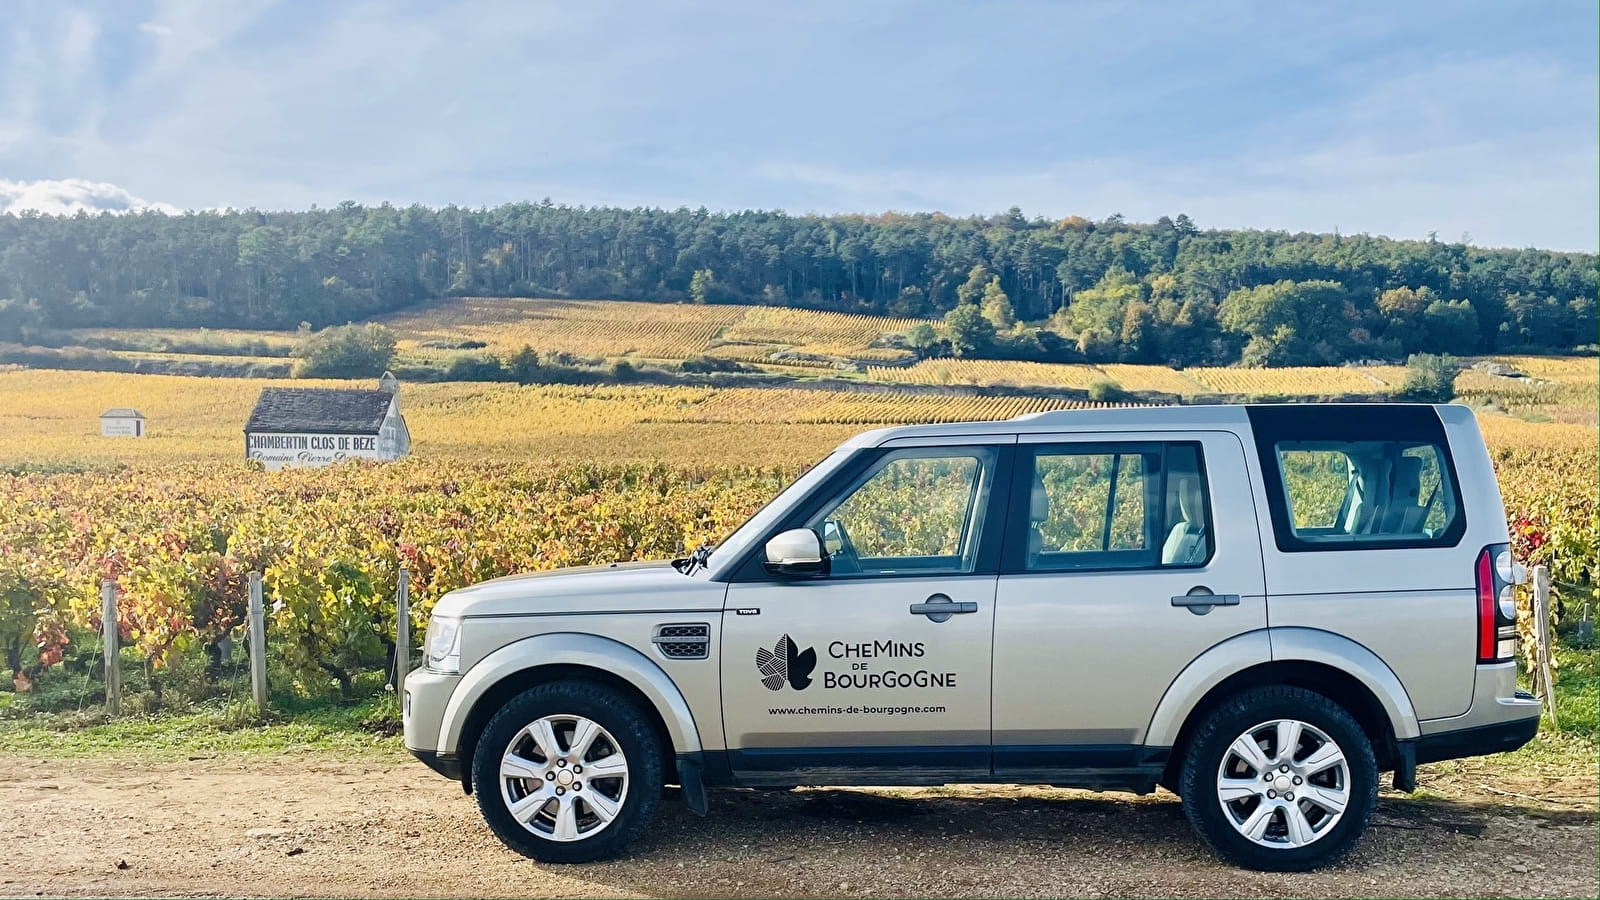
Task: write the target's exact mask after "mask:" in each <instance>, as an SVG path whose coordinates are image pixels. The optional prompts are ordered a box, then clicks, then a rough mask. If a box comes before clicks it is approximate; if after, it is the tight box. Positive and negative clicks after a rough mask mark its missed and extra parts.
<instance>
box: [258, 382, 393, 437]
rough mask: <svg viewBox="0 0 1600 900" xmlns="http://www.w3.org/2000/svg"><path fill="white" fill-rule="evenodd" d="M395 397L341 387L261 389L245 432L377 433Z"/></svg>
mask: <svg viewBox="0 0 1600 900" xmlns="http://www.w3.org/2000/svg"><path fill="white" fill-rule="evenodd" d="M393 399H394V395H393V394H391V393H389V392H388V391H374V390H344V389H341V388H262V389H261V398H260V399H259V400H257V401H256V408H255V409H254V410H252V411H251V413H250V421H248V422H246V423H245V426H244V430H245V431H247V432H250V431H255V432H261V431H269V432H297V431H303V432H312V433H317V434H377V433H378V427H379V426H380V425H382V424H383V417H384V416H385V415H386V414H387V413H388V412H389V401H390V400H393Z"/></svg>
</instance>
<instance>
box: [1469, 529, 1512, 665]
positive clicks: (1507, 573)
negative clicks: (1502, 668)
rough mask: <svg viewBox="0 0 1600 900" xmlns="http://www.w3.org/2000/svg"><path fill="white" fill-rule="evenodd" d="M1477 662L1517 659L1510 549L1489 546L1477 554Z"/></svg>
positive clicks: (1502, 545) (1501, 546)
mask: <svg viewBox="0 0 1600 900" xmlns="http://www.w3.org/2000/svg"><path fill="white" fill-rule="evenodd" d="M1475 568H1476V572H1477V586H1478V662H1479V663H1501V662H1510V661H1511V660H1513V659H1515V658H1516V656H1517V602H1516V594H1515V593H1514V591H1515V588H1513V587H1512V585H1513V584H1514V583H1515V581H1516V571H1515V570H1516V568H1517V567H1516V565H1515V564H1514V563H1513V562H1512V560H1511V548H1510V547H1509V546H1508V545H1506V544H1490V545H1489V546H1487V547H1485V548H1483V551H1482V552H1481V553H1479V554H1478V562H1477V566H1476V567H1475Z"/></svg>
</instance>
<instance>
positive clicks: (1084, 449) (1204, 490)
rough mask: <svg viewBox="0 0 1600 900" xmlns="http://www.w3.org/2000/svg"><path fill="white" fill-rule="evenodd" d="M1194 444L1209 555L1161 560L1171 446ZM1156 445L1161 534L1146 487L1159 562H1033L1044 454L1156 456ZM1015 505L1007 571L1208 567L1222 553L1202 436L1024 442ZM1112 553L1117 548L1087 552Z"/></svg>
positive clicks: (1014, 479)
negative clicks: (1032, 531) (1031, 532)
mask: <svg viewBox="0 0 1600 900" xmlns="http://www.w3.org/2000/svg"><path fill="white" fill-rule="evenodd" d="M1180 446H1181V447H1190V448H1193V450H1194V456H1195V467H1196V470H1197V474H1198V475H1199V478H1200V486H1201V497H1202V500H1203V502H1204V504H1205V511H1206V523H1207V528H1206V555H1205V557H1204V558H1203V559H1201V560H1199V561H1198V562H1192V563H1184V564H1181V565H1180V564H1175V563H1174V564H1163V563H1162V562H1161V548H1160V547H1159V546H1157V545H1155V541H1157V540H1163V541H1164V540H1165V535H1166V533H1167V532H1168V531H1170V530H1171V529H1170V528H1168V527H1167V475H1168V473H1169V472H1171V470H1172V465H1171V458H1170V454H1171V450H1172V448H1174V447H1180ZM1152 450H1154V455H1155V457H1156V458H1157V459H1158V460H1159V462H1160V466H1161V469H1160V478H1159V484H1158V486H1157V488H1156V492H1157V498H1158V499H1159V512H1158V514H1157V517H1155V518H1156V519H1157V524H1156V526H1155V533H1154V535H1153V536H1152V535H1151V534H1150V523H1151V521H1152V516H1150V515H1149V514H1148V511H1149V509H1150V496H1149V486H1148V485H1146V487H1145V504H1146V505H1145V508H1146V515H1145V533H1146V537H1147V538H1148V539H1150V540H1151V543H1152V546H1151V547H1150V548H1148V549H1149V550H1150V551H1153V552H1154V553H1155V559H1156V561H1155V563H1154V564H1142V565H1133V566H1083V567H1081V568H1079V567H1075V568H1062V569H1039V568H1032V567H1030V566H1029V565H1028V529H1029V523H1028V521H1027V518H1028V509H1029V507H1030V506H1032V504H1031V502H1030V500H1031V496H1030V495H1031V494H1032V492H1033V472H1034V468H1035V465H1036V463H1037V460H1038V458H1039V456H1040V455H1045V456H1067V455H1076V456H1088V455H1093V454H1111V453H1119V454H1120V453H1136V454H1139V455H1150V453H1151V451H1152ZM1009 494H1010V509H1009V510H1008V512H1007V515H1006V528H1005V531H1006V537H1005V547H1004V551H1003V554H1002V558H1001V563H1000V574H1001V575H1079V574H1085V575H1087V574H1097V573H1098V574H1105V573H1113V572H1164V571H1169V570H1170V571H1183V570H1186V569H1203V568H1205V567H1206V566H1209V565H1210V564H1211V561H1212V560H1213V559H1215V558H1216V556H1217V539H1216V534H1217V527H1216V522H1217V520H1216V516H1215V515H1214V513H1213V511H1212V506H1211V479H1210V476H1209V474H1208V472H1207V470H1206V453H1205V446H1204V444H1203V443H1202V442H1201V441H1199V440H1196V439H1189V438H1179V439H1175V440H1163V439H1162V438H1161V437H1160V436H1157V435H1152V436H1151V438H1150V439H1149V440H1122V441H1093V440H1090V441H1052V442H1050V443H1032V442H1030V443H1027V444H1021V445H1018V448H1017V458H1016V460H1015V461H1014V462H1013V464H1012V475H1011V490H1010V492H1009ZM1082 552H1094V553H1106V552H1115V551H1103V550H1097V551H1082Z"/></svg>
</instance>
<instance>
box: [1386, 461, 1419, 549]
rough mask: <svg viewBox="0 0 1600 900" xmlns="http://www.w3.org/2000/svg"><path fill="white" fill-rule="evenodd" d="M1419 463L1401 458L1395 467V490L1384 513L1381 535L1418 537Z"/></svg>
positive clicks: (1391, 493) (1390, 495)
mask: <svg viewBox="0 0 1600 900" xmlns="http://www.w3.org/2000/svg"><path fill="white" fill-rule="evenodd" d="M1425 516H1426V513H1425V512H1424V510H1423V509H1422V460H1421V459H1419V458H1418V457H1415V456H1402V457H1400V459H1399V461H1398V462H1396V463H1395V467H1394V489H1393V490H1392V491H1391V492H1390V494H1389V508H1388V509H1386V510H1384V513H1383V531H1382V533H1383V534H1417V533H1420V532H1421V531H1422V520H1423V519H1424V517H1425Z"/></svg>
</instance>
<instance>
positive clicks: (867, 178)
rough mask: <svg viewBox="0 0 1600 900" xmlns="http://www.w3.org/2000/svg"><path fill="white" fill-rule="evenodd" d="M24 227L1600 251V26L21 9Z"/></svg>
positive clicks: (182, 2)
mask: <svg viewBox="0 0 1600 900" xmlns="http://www.w3.org/2000/svg"><path fill="white" fill-rule="evenodd" d="M0 6H3V7H4V8H5V10H6V12H7V14H6V15H4V16H0V209H6V208H11V209H19V208H25V207H34V208H42V209H47V210H49V209H58V210H59V209H71V208H75V206H76V205H84V206H91V207H96V208H126V207H133V206H141V205H156V206H159V207H162V208H174V209H192V208H208V207H225V206H234V207H246V206H254V207H259V208H267V209H286V208H287V209H292V208H303V207H307V206H309V205H311V204H319V205H323V206H328V205H333V204H336V203H338V202H340V201H343V200H358V201H362V202H378V201H384V200H389V201H393V202H396V203H410V202H423V203H428V204H436V205H437V204H444V203H451V202H455V203H460V204H466V205H472V206H478V205H492V204H496V203H502V202H508V201H515V200H539V199H542V198H544V197H550V198H552V199H554V200H555V201H557V202H564V203H570V204H620V205H625V206H634V205H660V206H668V207H675V206H680V205H687V206H701V205H704V206H707V207H710V208H712V209H744V208H752V207H756V208H781V209H786V210H789V211H791V212H797V213H799V212H839V211H852V212H875V211H881V210H885V209H899V210H926V209H938V210H943V211H945V212H949V213H953V214H966V213H974V212H976V213H989V212H997V211H1000V210H1004V209H1005V208H1007V207H1010V206H1012V205H1017V206H1020V207H1022V209H1023V211H1024V212H1025V213H1027V214H1028V215H1044V216H1049V217H1052V218H1056V217H1062V216H1066V215H1074V214H1076V215H1083V216H1088V217H1091V218H1101V217H1104V216H1108V215H1111V214H1113V213H1119V212H1120V213H1122V214H1124V215H1126V216H1127V217H1128V218H1130V219H1134V220H1150V219H1153V218H1155V217H1156V216H1159V215H1163V214H1167V215H1175V214H1177V213H1179V212H1185V213H1188V214H1189V216H1190V217H1192V218H1193V219H1194V220H1195V221H1196V222H1197V223H1198V224H1200V225H1202V226H1227V227H1236V226H1242V227H1260V228H1289V229H1296V230H1299V229H1305V230H1314V231H1331V230H1333V229H1335V228H1337V229H1339V230H1341V231H1343V232H1345V233H1354V232H1369V233H1373V234H1388V235H1391V236H1395V237H1423V236H1425V235H1426V234H1428V233H1429V232H1437V233H1438V234H1439V236H1440V237H1441V238H1442V239H1446V240H1454V239H1457V238H1459V237H1461V236H1462V235H1463V234H1469V235H1470V236H1471V238H1472V239H1473V240H1474V241H1475V242H1477V243H1482V244H1488V245H1495V246H1529V245H1533V246H1541V247H1551V248H1555V249H1564V250H1589V251H1593V250H1595V249H1596V246H1597V241H1600V236H1597V224H1596V218H1597V216H1596V208H1597V191H1600V185H1597V169H1600V145H1597V137H1596V135H1597V132H1600V117H1597V108H1600V87H1597V74H1596V70H1597V62H1596V35H1597V22H1596V6H1595V4H1594V3H1592V2H1583V0H1562V2H1538V0H1526V2H1505V0H1493V2H1471V0H1453V2H1405V3H1393V2H1387V3H1366V2H1342V3H1282V2H1260V3H1247V2H1206V3H1198V2H1194V3H1189V2H1156V0H1149V2H1126V3H1109V2H1107V3H1100V2H1068V0H1062V2H1042V0H1041V2H1010V0H988V2H978V0H972V2H941V3H934V2H896V0H878V2H864V0H855V2H812V3H802V2H795V3H765V2H755V0H743V2H645V0H638V2H608V0H592V2H552V3H543V2H532V0H482V2H466V3H459V4H451V5H447V4H443V3H429V2H381V3H361V2H334V3H324V2H312V0H126V2H123V0H116V2H105V3H87V2H61V0H0Z"/></svg>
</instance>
